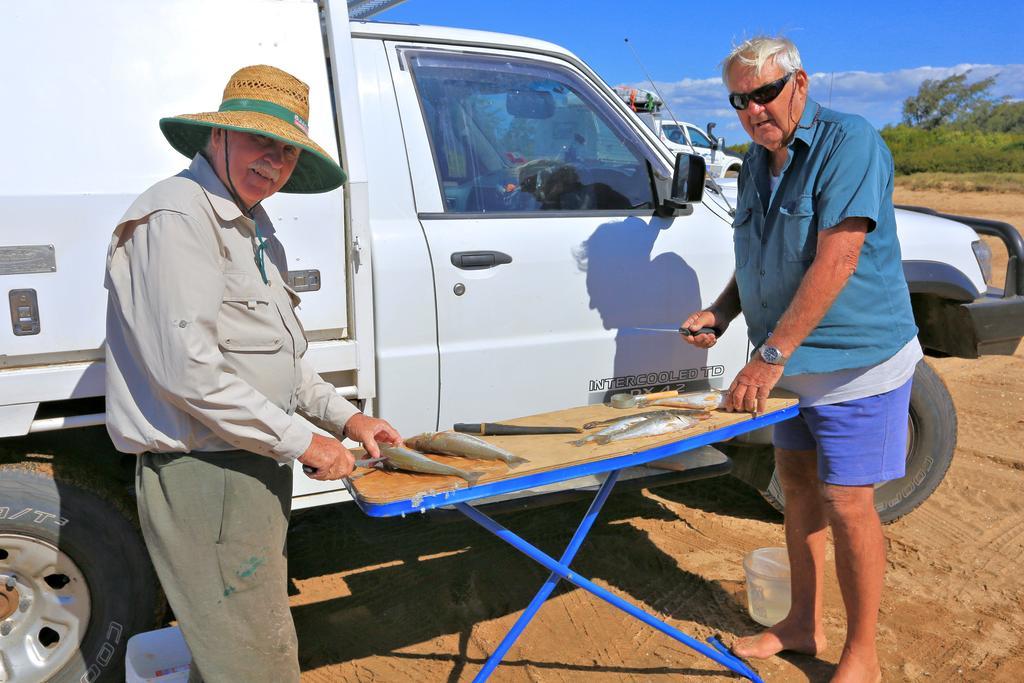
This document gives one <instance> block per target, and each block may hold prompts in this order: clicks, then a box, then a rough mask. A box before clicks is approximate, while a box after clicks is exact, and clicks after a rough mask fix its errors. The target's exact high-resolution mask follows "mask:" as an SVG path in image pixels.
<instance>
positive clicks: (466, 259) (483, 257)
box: [452, 251, 512, 270]
mask: <svg viewBox="0 0 1024 683" xmlns="http://www.w3.org/2000/svg"><path fill="white" fill-rule="evenodd" d="M505 263H512V257H511V256H509V255H508V254H504V253H502V252H500V251H457V252H455V253H454V254H452V265H453V266H455V267H456V268H461V269H462V270H483V269H484V268H493V267H494V266H500V265H502V264H505Z"/></svg>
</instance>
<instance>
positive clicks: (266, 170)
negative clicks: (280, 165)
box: [249, 161, 281, 183]
mask: <svg viewBox="0 0 1024 683" xmlns="http://www.w3.org/2000/svg"><path fill="white" fill-rule="evenodd" d="M249 170H252V171H256V172H257V173H259V174H260V175H262V176H264V177H266V178H269V179H270V180H271V182H275V183H276V182H277V181H278V179H279V178H280V177H281V171H279V170H278V169H276V168H274V167H273V166H271V165H270V164H268V163H266V162H263V161H257V162H255V163H252V164H249Z"/></svg>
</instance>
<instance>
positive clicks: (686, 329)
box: [679, 326, 722, 337]
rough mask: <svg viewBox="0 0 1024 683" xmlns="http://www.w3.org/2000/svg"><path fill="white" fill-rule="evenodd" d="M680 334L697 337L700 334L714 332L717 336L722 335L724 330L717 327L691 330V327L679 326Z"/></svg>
mask: <svg viewBox="0 0 1024 683" xmlns="http://www.w3.org/2000/svg"><path fill="white" fill-rule="evenodd" d="M679 334H681V335H683V336H684V337H696V336H697V335H699V334H713V335H715V336H716V337H721V336H722V331H721V330H720V329H718V328H717V327H702V328H700V329H699V330H697V331H694V330H691V329H690V328H689V327H683V326H680V327H679Z"/></svg>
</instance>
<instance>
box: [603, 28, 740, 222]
mask: <svg viewBox="0 0 1024 683" xmlns="http://www.w3.org/2000/svg"><path fill="white" fill-rule="evenodd" d="M623 40H625V41H626V46H627V47H628V48H629V51H630V52H631V53H633V59H635V60H636V63H637V66H639V67H640V70H641V71H643V72H644V76H646V77H647V82H648V83H650V84H651V87H652V88H654V92H655V94H657V95H658V99H660V100H661V103H662V104H663V105H664V106H665V111H667V112H668V115H669V116H671V117H672V121H674V122H678V121H679V119H677V118H676V115H675V114H673V113H672V109H671V108H669V106H668V100H667V99H665V96H664V95H662V94H661V91H660V90H658V86H657V85H656V84H655V83H654V79H653V78H651V74H649V73H648V72H647V69H646V68H645V67H644V63H643V62H641V61H640V57H639V55H637V53H636V50H634V49H633V45H632V43H630V42H629V38H624V39H623ZM683 139H684V140H686V146H687V147H689V148H690V151H691V152H693V153H694V154H697V150H696V149H694V148H693V145H692V144H690V139H689V136H686V135H684V136H683ZM698 156H699V155H698ZM704 186H705V187H710V188H711V189H712V190H714V191H715V192H717V193H718V196H720V197H721V198H722V199H723V200H724V201H725V205H726V206H727V207H729V215H730V216H735V215H736V209H734V208H733V207H732V204H730V203H729V200H728V199H726V197H725V192H724V191H723V190H722V186H721V185H719V184H718V183H717V182H716V181H715V179H714V178H712V177H711V176H710V175H705V176H704Z"/></svg>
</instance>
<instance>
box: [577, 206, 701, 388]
mask: <svg viewBox="0 0 1024 683" xmlns="http://www.w3.org/2000/svg"><path fill="white" fill-rule="evenodd" d="M683 230H685V226H684V225H679V224H675V222H674V221H673V220H671V219H664V218H658V217H647V216H644V217H640V216H629V217H627V218H626V219H624V220H621V221H609V222H607V223H603V224H601V225H600V226H598V228H597V229H596V230H595V231H594V233H593V234H592V235H591V236H590V237H589V238H588V239H587V240H586V241H585V242H584V243H583V244H582V245H581V246H580V249H579V252H578V253H577V254H576V256H577V262H578V263H579V265H580V268H581V269H582V270H585V271H586V274H587V294H588V295H589V297H590V308H591V309H593V310H596V311H597V312H598V314H599V315H600V316H601V323H602V325H603V327H604V328H605V329H607V330H616V335H615V357H614V362H613V366H612V372H611V375H610V377H609V378H603V379H605V380H606V381H604V382H603V383H600V384H599V385H598V387H597V388H598V389H599V390H600V391H603V392H604V396H602V397H601V398H602V399H604V400H607V398H608V397H609V396H610V394H612V393H616V392H617V391H623V390H626V391H628V390H633V389H641V390H651V391H657V390H659V389H663V388H683V387H685V388H686V389H687V390H696V389H702V388H706V387H707V386H708V378H707V376H706V372H704V371H703V368H705V367H706V366H707V358H708V352H707V351H706V350H704V349H698V348H695V347H692V346H690V345H688V344H686V343H685V342H684V341H683V340H682V339H681V338H680V335H679V334H675V333H672V332H671V331H672V330H675V329H677V328H678V327H679V323H680V322H681V321H682V320H683V319H684V318H685V317H686V316H687V315H689V314H690V313H691V312H693V311H695V310H697V309H699V308H700V307H701V291H700V281H699V278H698V276H697V271H696V269H695V268H694V267H693V266H691V265H690V264H689V263H687V261H686V259H685V258H684V254H685V251H684V249H683V246H684V245H683V242H682V238H683V237H684V235H683V234H682V232H683ZM644 328H653V329H660V330H666V332H656V331H652V329H644Z"/></svg>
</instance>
